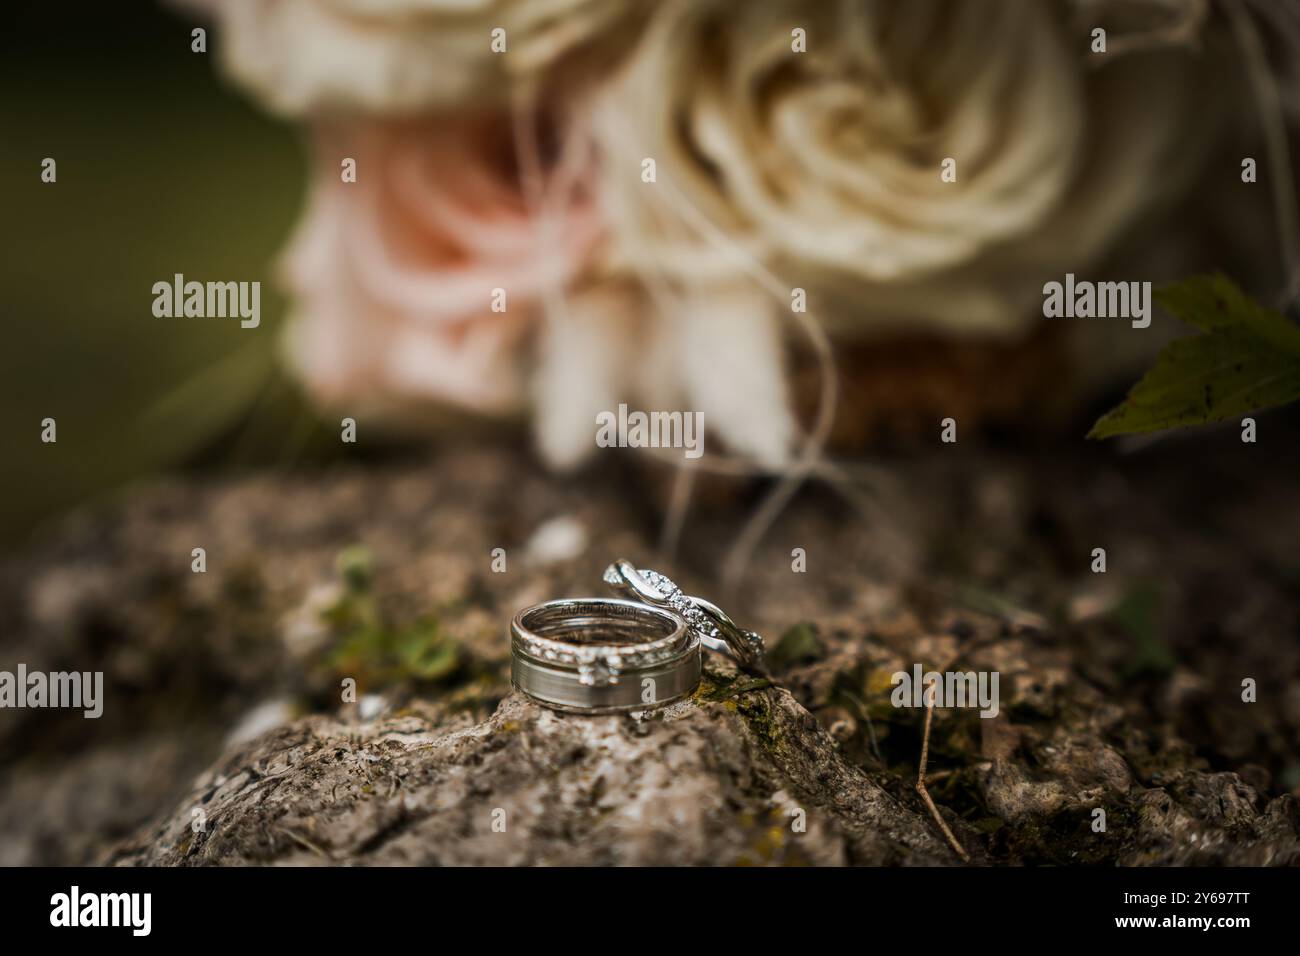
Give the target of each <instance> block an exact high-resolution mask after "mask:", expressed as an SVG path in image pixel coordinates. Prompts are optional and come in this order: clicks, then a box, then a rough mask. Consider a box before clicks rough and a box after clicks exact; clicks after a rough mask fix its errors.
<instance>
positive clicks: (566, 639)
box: [510, 598, 700, 714]
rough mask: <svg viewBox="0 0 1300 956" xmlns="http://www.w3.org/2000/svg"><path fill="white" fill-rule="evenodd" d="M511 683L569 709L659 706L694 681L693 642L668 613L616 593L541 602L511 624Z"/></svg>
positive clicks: (689, 633) (696, 674) (617, 710)
mask: <svg viewBox="0 0 1300 956" xmlns="http://www.w3.org/2000/svg"><path fill="white" fill-rule="evenodd" d="M510 650H511V665H512V666H511V682H512V683H513V684H514V686H515V687H517V688H519V690H521V691H523V692H524V693H525V694H527V695H528V696H529V697H532V698H534V699H535V700H538V701H540V702H541V703H543V704H546V705H547V706H549V707H552V708H555V709H556V710H562V711H565V712H569V713H583V714H608V713H621V712H624V711H632V710H650V709H653V708H655V707H662V706H664V705H665V704H669V703H672V702H673V701H675V700H679V699H680V698H682V697H685V696H686V695H687V694H690V693H691V692H692V691H694V690H695V688H696V687H697V686H698V685H699V682H700V642H699V639H698V637H696V635H695V634H694V633H693V632H692V631H691V630H690V629H689V628H688V627H687V626H686V622H685V621H683V620H682V619H681V618H679V617H677V616H676V615H674V614H672V613H671V612H669V611H665V610H662V609H660V608H657V607H651V606H649V605H646V604H640V603H638V602H636V601H625V600H620V599H618V598H575V599H565V600H558V601H547V602H546V603H544V604H536V605H533V606H532V607H530V608H525V609H524V610H522V611H520V612H519V613H518V614H516V615H515V619H514V620H513V621H512V622H511V623H510Z"/></svg>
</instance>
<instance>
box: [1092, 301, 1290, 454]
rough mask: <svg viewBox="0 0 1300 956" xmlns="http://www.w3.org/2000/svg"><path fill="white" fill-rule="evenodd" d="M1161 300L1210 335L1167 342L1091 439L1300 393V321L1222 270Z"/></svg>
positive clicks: (1252, 407) (1233, 414)
mask: <svg viewBox="0 0 1300 956" xmlns="http://www.w3.org/2000/svg"><path fill="white" fill-rule="evenodd" d="M1156 299H1157V301H1158V302H1159V303H1160V304H1161V305H1162V306H1163V307H1164V308H1165V309H1167V310H1168V311H1169V312H1170V313H1172V314H1173V315H1175V316H1177V317H1178V318H1180V319H1182V320H1183V321H1184V322H1187V323H1188V324H1189V325H1192V326H1195V327H1196V328H1198V329H1201V330H1202V332H1204V333H1205V334H1203V335H1199V336H1194V337H1191V338H1186V339H1179V340H1178V341H1176V342H1172V343H1170V344H1169V345H1167V346H1166V347H1165V348H1164V349H1163V350H1162V351H1161V353H1160V355H1159V356H1158V357H1157V358H1156V364H1155V365H1154V367H1152V369H1151V370H1150V371H1149V372H1147V374H1146V375H1145V376H1144V377H1143V378H1142V380H1141V381H1140V382H1138V383H1137V385H1135V386H1134V387H1133V389H1132V391H1130V392H1129V394H1128V398H1126V399H1125V400H1124V402H1123V404H1121V405H1119V406H1118V407H1117V408H1114V409H1112V410H1111V411H1110V412H1108V413H1106V414H1105V415H1103V416H1102V417H1101V418H1100V419H1098V421H1097V423H1096V424H1095V425H1093V427H1092V431H1090V432H1089V433H1088V437H1089V438H1110V437H1112V436H1115V435H1126V434H1139V433H1143V432H1153V431H1161V430H1164V429H1167V428H1175V427H1178V426H1181V425H1205V424H1209V423H1211V422H1218V421H1224V420H1225V419H1229V418H1238V417H1240V416H1242V415H1244V414H1247V413H1249V412H1252V411H1256V410H1258V409H1261V408H1268V407H1271V406H1274V405H1283V404H1286V403H1287V402H1293V401H1296V400H1297V399H1300V327H1297V326H1296V325H1295V324H1294V323H1293V322H1291V320H1289V319H1288V318H1286V317H1285V316H1284V315H1282V314H1281V313H1278V312H1275V311H1273V310H1271V309H1267V308H1265V307H1264V306H1262V305H1260V304H1259V303H1257V302H1255V301H1254V300H1252V299H1251V298H1250V297H1249V296H1247V295H1246V294H1245V293H1243V292H1242V291H1241V290H1240V289H1238V288H1237V286H1236V285H1234V284H1233V283H1232V281H1231V280H1229V279H1227V278H1226V277H1224V276H1222V275H1213V276H1195V277H1193V278H1191V279H1187V280H1184V281H1182V282H1177V283H1174V284H1173V285H1169V286H1166V287H1164V288H1162V289H1160V290H1159V291H1158V292H1157V293H1156Z"/></svg>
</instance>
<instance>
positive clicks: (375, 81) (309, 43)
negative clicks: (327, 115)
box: [181, 0, 647, 114]
mask: <svg viewBox="0 0 1300 956" xmlns="http://www.w3.org/2000/svg"><path fill="white" fill-rule="evenodd" d="M181 2H183V3H185V4H186V5H188V6H192V7H197V8H200V9H203V10H206V11H207V12H209V13H210V14H211V15H213V16H214V17H215V18H216V21H217V26H218V28H219V30H220V45H219V49H220V53H221V57H222V60H223V63H224V66H225V68H226V70H227V72H228V73H229V74H230V75H231V76H232V77H234V78H235V79H236V80H238V81H239V82H240V83H242V84H244V85H245V86H247V87H249V88H250V89H251V90H252V91H253V92H254V93H256V94H258V96H260V97H261V98H262V99H263V100H264V101H265V102H266V104H267V105H268V106H269V107H270V108H271V109H273V110H275V111H277V112H280V113H286V114H298V113H304V112H311V111H320V110H336V109H343V110H366V111H371V112H385V113H398V112H411V111H414V110H418V109H423V108H429V107H436V106H446V105H456V104H463V103H464V102H465V101H467V100H470V99H479V100H482V99H500V98H502V97H503V96H504V95H505V94H506V92H508V89H509V86H508V83H507V82H506V81H507V80H508V79H510V78H511V77H525V76H538V75H541V74H543V73H544V72H545V71H547V70H548V69H550V68H552V67H553V66H555V65H556V64H557V63H558V61H560V60H561V59H562V58H564V57H565V56H567V55H568V54H570V53H572V52H574V51H575V50H577V49H578V48H579V47H584V46H593V45H594V44H593V41H597V40H599V41H600V44H601V45H602V46H606V47H607V46H610V45H612V44H613V43H614V41H615V36H614V34H616V33H618V32H619V31H621V32H622V33H624V34H627V35H629V36H634V34H635V29H636V23H637V21H638V19H639V18H640V17H641V16H642V14H643V12H644V10H645V9H646V5H647V0H181ZM497 28H501V29H504V30H505V31H506V33H505V39H506V51H505V52H504V53H497V52H494V51H493V49H492V40H493V37H492V31H493V30H496V29H497Z"/></svg>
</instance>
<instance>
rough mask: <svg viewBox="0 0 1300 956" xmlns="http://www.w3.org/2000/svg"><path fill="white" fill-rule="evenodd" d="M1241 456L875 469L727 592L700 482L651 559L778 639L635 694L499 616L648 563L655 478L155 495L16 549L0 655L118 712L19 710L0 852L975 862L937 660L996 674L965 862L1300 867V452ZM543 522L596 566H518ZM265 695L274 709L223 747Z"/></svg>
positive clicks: (491, 457)
mask: <svg viewBox="0 0 1300 956" xmlns="http://www.w3.org/2000/svg"><path fill="white" fill-rule="evenodd" d="M1272 427H1273V428H1281V423H1280V422H1279V423H1276V424H1274V425H1273V426H1272ZM1204 441H1207V439H1202V440H1201V442H1204ZM1233 441H1235V436H1233V435H1231V434H1229V435H1226V436H1225V438H1224V441H1223V444H1224V446H1225V447H1224V448H1222V449H1220V451H1222V452H1223V454H1214V453H1212V452H1207V451H1206V449H1205V447H1203V444H1201V443H1189V444H1185V445H1178V444H1176V443H1170V444H1169V445H1167V446H1165V448H1164V450H1163V451H1161V452H1159V453H1158V454H1157V453H1147V454H1146V455H1145V456H1144V457H1143V458H1142V459H1141V461H1140V462H1138V463H1137V464H1133V465H1129V464H1128V463H1129V462H1132V461H1135V460H1136V459H1099V458H1087V457H1086V456H1080V457H1074V456H1071V455H1056V454H1054V455H1053V456H1051V457H1048V458H1043V457H1036V456H1035V455H1034V454H1033V453H1030V452H1021V453H1017V454H1007V455H1003V456H991V455H987V454H983V453H980V452H978V451H975V452H965V453H964V454H965V455H966V456H967V457H964V458H962V457H954V456H956V455H957V454H958V453H957V452H951V453H949V452H945V453H944V454H943V455H936V456H932V457H920V458H915V459H908V460H899V461H895V462H893V463H891V464H890V467H889V468H888V470H887V472H888V473H887V474H883V473H882V474H877V473H876V472H874V471H872V470H865V471H863V472H862V473H861V474H860V475H858V476H856V477H854V478H853V479H852V481H851V482H849V483H848V484H845V483H844V482H848V481H849V480H848V479H843V480H841V479H836V481H840V482H841V483H840V484H832V485H830V486H825V485H824V486H822V487H820V488H817V489H813V490H810V491H809V492H807V493H805V494H803V495H801V496H800V497H799V498H798V499H796V501H795V502H794V503H793V504H792V506H791V507H790V508H789V509H787V510H786V511H785V512H784V513H783V514H782V515H781V517H780V519H779V521H778V522H777V523H776V524H775V525H774V526H773V527H772V529H771V530H770V532H769V533H768V534H767V536H766V538H765V540H764V543H763V545H762V546H761V547H760V548H759V549H758V550H757V551H756V552H755V554H754V557H753V559H752V561H751V562H750V565H749V567H748V570H747V572H746V575H745V580H744V585H743V587H742V588H741V589H740V591H739V593H737V594H725V593H722V592H721V589H720V586H719V581H718V577H717V574H716V569H717V568H718V567H720V566H721V564H722V559H723V558H724V556H725V552H726V548H727V546H728V544H729V543H730V542H731V541H733V540H735V537H736V534H737V531H738V529H739V527H740V526H741V525H742V523H743V522H744V520H745V519H746V517H747V516H748V515H749V514H750V513H751V511H750V509H751V507H752V499H749V498H746V497H745V496H743V495H733V497H732V498H731V499H713V500H710V502H709V505H708V507H699V508H698V509H696V510H695V511H693V512H692V514H691V515H690V520H689V521H688V523H687V528H686V533H685V535H684V537H683V539H682V554H681V556H680V558H679V559H678V560H676V561H672V562H670V563H669V564H668V565H665V566H664V567H663V570H665V571H668V572H670V573H671V574H672V576H673V578H674V579H675V580H677V581H678V582H679V583H681V584H682V585H683V587H684V588H685V589H686V590H687V591H688V592H689V593H698V594H703V595H705V596H709V597H711V598H714V599H716V600H717V601H718V603H719V604H721V605H722V606H723V607H725V608H726V609H727V610H728V611H729V612H731V613H732V615H733V616H734V617H735V618H736V619H737V621H738V623H740V624H741V625H742V626H745V627H752V628H755V629H756V630H758V631H760V632H761V633H763V634H765V635H766V636H767V637H768V639H769V641H770V642H772V643H773V644H776V643H777V642H778V641H780V639H781V637H782V635H788V640H787V641H786V642H785V646H786V651H787V653H786V655H785V658H784V659H783V660H781V661H780V662H779V665H776V666H774V669H773V675H772V676H773V679H774V681H775V686H768V685H765V684H763V683H762V682H758V683H756V682H755V679H754V678H751V677H748V676H745V675H741V674H738V673H737V672H735V671H734V670H732V669H731V668H730V667H729V666H728V665H727V664H726V663H725V662H723V661H721V660H720V659H711V660H710V664H709V666H708V669H707V671H706V681H705V683H704V684H703V685H702V686H701V688H700V691H699V692H698V693H697V694H696V695H695V696H694V697H693V698H691V699H689V700H687V701H684V702H682V703H680V704H678V705H675V706H673V707H672V708H669V709H667V710H665V711H663V712H661V713H658V714H652V715H648V716H644V717H642V718H641V719H634V718H631V717H601V718H583V717H564V716H560V715H557V714H553V713H551V712H550V711H548V710H545V709H541V708H538V707H536V706H534V705H533V704H531V703H530V702H528V701H527V700H525V699H523V698H520V697H519V696H517V695H515V694H513V693H512V692H511V690H510V685H509V653H508V642H507V640H506V637H505V625H506V622H507V621H508V620H509V618H510V616H511V615H512V614H513V613H514V611H515V610H516V609H517V608H519V607H521V606H524V605H526V604H530V603H534V602H536V601H539V600H545V599H547V598H550V597H557V596H563V595H575V596H576V595H581V594H592V593H600V592H601V591H602V590H603V589H602V585H601V584H600V573H601V571H602V570H603V568H604V566H605V565H606V564H607V563H608V562H609V561H610V560H611V559H612V558H615V557H619V556H627V557H629V558H632V559H637V560H645V561H646V562H647V563H652V562H651V559H650V558H649V556H650V555H652V554H653V553H654V547H653V544H652V542H653V541H654V539H655V538H656V537H657V534H658V531H659V527H658V520H657V517H658V516H657V515H655V514H654V513H653V512H651V511H648V510H645V509H646V506H645V505H644V504H643V502H644V501H645V500H646V496H644V495H640V494H635V493H629V485H631V486H632V487H633V488H642V487H644V486H642V485H639V484H638V481H639V480H640V479H638V478H637V476H636V475H635V473H628V472H623V471H619V470H616V469H612V468H605V469H597V470H594V471H589V472H586V473H584V474H582V475H580V476H570V477H563V478H561V477H554V476H550V475H547V474H546V473H545V472H544V471H542V470H540V469H539V468H538V467H537V466H536V464H535V463H533V462H531V461H530V460H528V458H527V456H526V453H524V452H521V451H519V450H517V449H515V448H511V447H508V446H505V445H501V446H486V447H479V448H466V447H460V446H449V448H448V449H447V450H446V451H445V452H442V453H440V454H437V455H434V456H432V457H430V458H428V459H425V460H416V461H406V462H388V463H385V464H374V463H371V464H368V465H349V466H346V467H338V468H333V469H327V470H323V471H319V472H303V473H291V474H281V475H275V474H270V473H266V474H261V475H253V476H251V477H244V478H227V479H221V480H216V479H207V480H199V479H195V478H188V479H175V480H172V481H169V482H165V483H161V484H157V485H152V486H143V487H140V488H138V489H135V490H133V491H132V492H131V493H130V494H127V495H124V496H123V497H122V498H120V499H119V500H118V501H117V502H115V503H114V504H112V505H111V506H108V507H101V508H98V509H95V510H87V511H83V512H79V513H76V514H73V515H71V516H69V517H68V518H67V519H66V520H65V521H63V522H62V523H61V524H59V525H58V526H54V527H52V528H50V529H48V530H47V531H46V533H45V534H43V535H42V536H41V537H40V538H39V539H37V540H36V541H35V542H34V543H33V544H31V545H30V546H29V547H27V548H25V549H24V550H22V551H20V552H18V553H15V554H13V555H11V556H9V557H6V558H4V559H2V560H0V652H2V653H3V657H4V661H0V664H2V663H3V662H8V663H11V664H16V663H17V662H25V663H26V664H27V666H28V667H29V668H31V669H45V670H56V669H73V668H75V669H77V670H102V671H103V672H104V674H105V682H104V686H105V697H106V701H105V709H104V714H103V717H102V718H101V719H99V720H93V721H88V720H83V719H82V718H81V717H80V715H79V714H72V713H66V712H61V711H50V710H24V711H6V712H4V713H3V715H0V717H2V718H3V719H0V766H3V768H4V773H3V774H0V862H4V863H45V864H68V863H74V864H75V863H95V862H106V861H107V862H113V863H119V864H130V863H159V864H195V863H244V862H247V863H252V862H262V861H276V862H285V861H292V862H307V861H317V862H335V863H354V862H355V863H388V862H399V861H405V862H435V861H436V862H446V863H471V862H493V863H511V862H549V863H593V862H620V863H665V864H666V863H679V862H693V863H737V862H748V863H798V862H813V863H828V864H838V863H845V864H894V863H898V864H912V863H922V864H926V863H941V864H952V863H956V862H957V857H956V856H955V855H954V854H953V853H952V851H951V849H950V848H949V847H948V846H947V844H946V843H945V842H944V841H943V839H942V837H941V835H940V834H939V832H938V828H937V827H936V826H935V823H934V821H933V820H932V819H931V818H930V816H929V815H928V813H927V812H926V810H925V808H924V807H923V806H922V804H921V803H920V801H919V799H918V797H917V795H916V793H915V791H914V784H915V777H916V770H917V761H918V757H919V753H920V741H921V728H922V726H923V722H924V712H923V710H921V709H915V708H895V707H893V706H891V704H890V689H891V687H890V675H891V674H892V673H893V672H895V671H898V670H905V671H906V670H910V669H911V668H912V667H913V666H914V665H916V664H920V665H921V666H922V667H923V668H924V669H926V670H930V669H934V670H939V671H945V670H949V669H960V670H963V671H968V670H976V671H997V672H998V673H999V674H1000V675H1001V680H1000V689H1001V690H1000V693H1001V701H1000V704H1001V706H1000V708H999V712H998V715H997V717H995V718H991V719H989V720H982V719H981V718H979V717H978V716H976V715H975V713H974V712H972V711H969V710H958V709H942V710H938V711H936V712H935V717H934V723H933V734H932V738H931V749H930V758H929V760H930V763H929V768H930V786H929V789H930V792H931V794H932V796H933V797H934V799H935V801H936V803H937V804H938V806H939V807H940V809H941V812H942V813H943V815H944V818H945V820H946V821H947V822H948V823H949V824H950V825H951V826H952V828H953V829H954V831H955V832H956V834H957V836H958V838H959V839H960V840H961V841H962V843H963V845H964V846H965V847H966V848H967V849H968V850H969V851H970V852H971V855H972V857H973V858H974V860H975V861H976V862H981V863H999V864H1010V865H1020V864H1038V863H1051V864H1070V863H1089V864H1101V865H1122V864H1132V865H1142V864H1170V863H1177V864H1200V863H1228V864H1243V865H1254V864H1286V863H1293V864H1294V863H1298V862H1300V851H1298V849H1297V828H1298V827H1300V811H1298V810H1297V805H1296V795H1297V793H1296V789H1297V783H1296V781H1297V780H1300V767H1298V766H1297V764H1296V760H1295V746H1294V743H1295V740H1296V739H1298V738H1300V707H1297V704H1296V701H1297V700H1300V696H1297V693H1296V688H1297V687H1300V647H1297V645H1296V644H1295V641H1294V621H1295V607H1296V606H1297V604H1298V603H1300V577H1298V576H1297V574H1296V571H1297V569H1298V568H1300V566H1298V565H1297V564H1296V563H1295V551H1294V541H1295V540H1296V539H1297V538H1298V537H1300V486H1297V484H1296V482H1295V481H1294V477H1293V476H1294V471H1295V463H1294V462H1293V461H1291V460H1290V459H1289V458H1288V456H1287V452H1286V449H1288V448H1293V447H1297V443H1295V442H1290V443H1288V442H1285V441H1279V442H1275V443H1269V444H1267V445H1261V446H1259V447H1258V448H1252V449H1251V453H1250V455H1249V456H1248V457H1246V458H1243V457H1241V456H1240V455H1235V456H1234V455H1231V454H1228V452H1229V451H1239V448H1237V446H1235V445H1233V444H1232V442H1233ZM1238 444H1239V443H1238ZM1270 456H1272V457H1270ZM1190 469H1194V470H1195V473H1196V475H1197V477H1198V480H1197V481H1196V482H1189V481H1187V480H1185V479H1186V475H1187V474H1188V473H1189V470H1190ZM883 471H884V470H882V472H883ZM972 476H977V478H978V480H977V481H973V480H972ZM1242 488H1250V489H1251V490H1252V493H1251V494H1249V495H1243V494H1241V493H1240V489H1242ZM840 492H843V494H840ZM873 501H874V502H875V504H872V502H873ZM1153 503H1158V505H1159V506H1158V507H1156V506H1155V505H1153ZM557 514H558V515H567V516H572V518H573V520H574V521H576V522H580V524H581V526H582V527H583V528H584V529H586V531H585V533H586V536H587V540H586V547H585V550H584V551H583V553H582V554H580V555H573V554H570V555H569V556H568V557H565V556H564V555H559V554H557V555H555V560H553V561H547V562H545V563H532V562H529V561H527V560H520V561H516V560H515V558H516V555H518V556H520V557H522V556H523V555H525V554H526V551H527V545H528V542H529V540H530V538H531V537H532V536H533V534H534V532H535V530H536V529H537V528H538V527H541V526H542V525H543V523H544V522H545V521H546V520H548V518H550V517H552V516H554V515H557ZM1101 541H1104V543H1105V545H1106V547H1107V549H1108V554H1109V556H1110V570H1109V571H1108V573H1107V575H1106V583H1107V589H1106V599H1105V600H1104V601H1100V600H1099V601H1094V602H1092V604H1091V605H1090V607H1089V609H1088V613H1086V614H1080V613H1078V602H1077V596H1078V595H1080V594H1083V593H1091V592H1090V590H1089V589H1090V588H1094V587H1095V577H1094V576H1093V575H1091V574H1090V573H1089V571H1088V563H1087V561H1086V557H1087V555H1088V554H1089V552H1090V549H1091V548H1092V547H1093V546H1095V545H1097V544H1098V543H1099V542H1101ZM196 546H203V547H205V548H206V550H207V561H208V564H207V567H208V570H207V572H206V573H204V574H195V573H192V572H191V571H190V563H189V562H190V559H189V554H190V551H191V549H192V548H194V547H196ZM794 546H799V547H802V548H804V549H805V550H806V552H807V557H808V563H807V571H806V573H792V569H791V563H790V549H791V548H792V547H794ZM498 547H500V548H504V549H506V551H507V552H508V553H509V555H510V560H509V569H510V570H509V572H508V573H503V574H497V573H493V571H492V570H491V568H492V563H491V555H492V552H493V550H494V549H495V548H498ZM1072 607H1073V610H1072ZM1243 677H1254V678H1256V679H1257V680H1258V685H1259V694H1258V700H1257V702H1255V703H1245V702H1243V701H1242V700H1241V696H1240V695H1241V690H1240V688H1241V681H1242V679H1243ZM349 680H351V681H353V687H352V690H354V691H355V695H354V696H352V697H348V696H346V693H344V694H341V690H345V688H343V687H341V683H342V682H346V681H349ZM265 701H277V702H280V703H279V704H277V707H276V708H275V716H274V722H276V723H277V724H279V726H276V727H275V728H274V729H271V730H269V731H266V732H263V733H261V735H260V736H258V737H256V738H255V739H252V740H245V741H239V742H228V738H229V735H230V734H231V733H232V731H235V730H236V729H237V728H238V726H239V724H240V722H241V721H242V720H244V719H245V718H247V717H248V715H249V713H250V711H252V710H253V708H254V707H256V706H257V705H258V704H259V703H261V702H265ZM265 713H270V711H269V710H268V711H266V712H265ZM245 729H246V730H247V731H249V732H254V731H257V730H258V724H257V722H253V723H251V724H249V725H247V726H246V728H245ZM196 781H197V782H196ZM498 810H499V811H501V813H500V814H496V815H494V811H498ZM1097 810H1104V811H1105V821H1106V828H1105V830H1104V831H1103V830H1097V829H1094V822H1095V811H1097ZM196 811H197V813H196ZM500 821H504V826H505V829H504V831H500V830H499V829H493V824H494V822H496V823H497V824H498V828H499V826H500ZM200 824H201V826H200Z"/></svg>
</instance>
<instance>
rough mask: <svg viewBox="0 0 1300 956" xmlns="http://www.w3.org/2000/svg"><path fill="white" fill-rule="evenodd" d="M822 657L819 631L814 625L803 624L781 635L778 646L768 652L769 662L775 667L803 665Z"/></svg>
mask: <svg viewBox="0 0 1300 956" xmlns="http://www.w3.org/2000/svg"><path fill="white" fill-rule="evenodd" d="M819 657H821V645H820V643H819V642H818V640H817V630H816V628H815V627H814V626H813V625H812V624H808V623H806V622H805V623H801V624H796V625H794V627H792V628H790V629H789V630H787V631H786V632H785V633H784V634H782V635H781V638H780V640H778V641H777V642H776V646H775V647H773V648H772V649H771V650H770V651H768V652H767V662H768V664H770V665H771V666H773V667H778V668H780V667H786V666H787V665H790V664H802V663H805V662H807V661H815V660H817V659H818V658H819Z"/></svg>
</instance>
